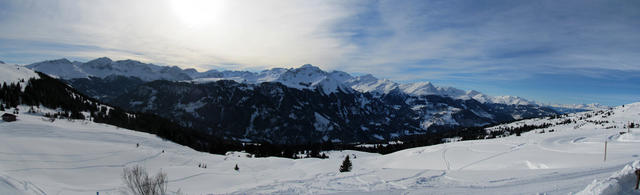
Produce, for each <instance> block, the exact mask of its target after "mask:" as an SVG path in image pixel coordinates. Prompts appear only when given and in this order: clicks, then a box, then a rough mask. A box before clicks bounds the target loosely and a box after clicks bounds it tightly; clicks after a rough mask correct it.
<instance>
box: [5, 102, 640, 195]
mask: <svg viewBox="0 0 640 195" xmlns="http://www.w3.org/2000/svg"><path fill="white" fill-rule="evenodd" d="M596 113H597V115H596ZM638 116H640V103H636V104H631V105H626V106H625V107H616V108H614V109H613V110H610V111H602V112H586V113H578V114H574V115H569V116H567V117H568V118H564V119H563V118H560V119H535V120H533V119H532V120H525V121H520V122H517V123H512V124H508V125H510V126H516V125H523V124H536V123H545V122H546V123H551V122H555V120H558V121H561V120H566V119H571V120H575V121H576V122H575V123H573V122H571V123H566V124H558V125H554V126H552V127H548V128H545V129H544V130H546V133H539V131H540V130H541V129H540V130H536V131H531V132H527V133H523V134H522V136H515V135H513V136H508V137H504V138H497V139H489V140H474V141H459V142H452V143H447V144H440V145H434V146H427V147H419V148H413V149H407V150H402V151H398V152H395V153H392V154H388V155H378V154H369V153H362V152H356V151H341V152H337V151H334V152H330V153H329V155H330V158H329V159H299V160H292V159H283V158H249V157H247V155H246V154H243V153H229V154H228V155H211V154H207V153H201V152H196V151H194V150H191V149H189V148H186V147H183V146H179V145H176V144H173V143H171V142H167V141H164V140H162V139H160V138H158V137H156V136H154V135H150V134H146V133H140V132H134V131H129V130H126V129H120V128H116V127H113V126H109V125H103V124H95V123H92V122H86V121H68V120H56V121H55V122H53V123H52V122H48V121H45V120H42V119H41V117H40V116H37V115H29V114H19V115H18V121H16V122H11V123H7V122H0V181H2V182H0V192H3V193H4V192H7V193H9V194H19V193H26V194H95V193H96V192H100V194H120V192H119V189H120V188H121V187H122V186H123V184H122V182H121V180H120V177H121V171H122V169H123V168H124V167H130V166H134V165H144V166H145V167H146V168H147V169H148V170H149V171H151V172H152V173H155V172H157V171H159V170H162V171H164V172H166V173H167V174H168V177H169V184H168V186H169V191H171V192H176V191H177V190H178V189H180V191H181V192H183V193H186V194H210V193H213V194H220V193H235V194H273V193H275V194H327V193H341V194H345V193H346V194H363V193H367V194H538V193H539V194H545V193H546V194H568V193H575V192H580V191H583V190H585V188H586V187H587V186H588V185H589V186H594V185H596V184H591V183H592V181H593V180H597V182H596V183H603V182H600V181H605V183H606V182H607V181H611V179H608V178H611V177H610V176H612V174H613V173H614V172H618V171H619V170H623V171H627V169H628V168H624V167H625V166H626V165H628V164H630V163H632V162H633V161H634V160H638V158H639V157H638V150H637V148H638V147H640V128H633V129H631V130H630V132H631V133H627V134H624V135H620V133H619V132H621V131H625V132H626V131H627V130H626V129H623V128H622V127H623V126H621V125H622V124H627V123H628V122H631V121H634V122H638ZM599 120H602V121H604V120H606V121H609V122H607V123H598V122H595V121H599ZM589 121H592V122H589ZM603 124H604V125H603ZM551 129H553V130H554V131H553V132H549V130H551ZM452 140H455V139H452ZM604 141H607V142H608V151H607V160H606V161H603V152H604V151H603V146H604ZM136 143H140V145H141V146H140V147H139V148H136ZM163 150H164V153H163V152H162V151H163ZM345 155H351V157H352V159H351V160H352V162H353V171H352V172H348V173H340V172H338V167H339V166H340V162H341V161H342V159H344V156H345ZM199 164H207V168H206V169H203V168H198V165H199ZM236 164H237V165H238V167H239V168H240V170H239V171H235V170H233V167H234V166H235V165H236ZM636 164H637V163H636ZM633 166H635V164H634V165H633ZM623 168H624V169H623ZM620 175H623V176H625V177H626V172H625V174H613V176H614V177H615V176H620ZM625 181H626V180H625ZM627 183H628V182H627ZM627 183H625V182H622V183H619V184H618V185H619V186H618V188H620V189H628V188H632V187H633V186H629V184H627ZM590 184H591V185H590ZM592 189H602V188H599V187H597V186H596V187H591V188H586V190H592ZM622 192H629V193H637V191H630V190H624V191H622Z"/></svg>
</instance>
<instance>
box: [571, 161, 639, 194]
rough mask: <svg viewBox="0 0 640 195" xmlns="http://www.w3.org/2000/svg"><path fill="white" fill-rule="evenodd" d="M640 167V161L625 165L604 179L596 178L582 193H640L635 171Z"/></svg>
mask: <svg viewBox="0 0 640 195" xmlns="http://www.w3.org/2000/svg"><path fill="white" fill-rule="evenodd" d="M637 169H640V161H638V160H636V161H634V162H633V163H631V164H629V165H627V166H625V167H624V168H623V169H622V170H620V171H618V172H615V173H614V174H613V175H611V176H610V177H609V178H606V179H603V180H594V181H593V183H591V184H589V185H588V186H587V187H586V188H585V189H584V190H583V191H581V192H579V193H578V194H580V195H587V194H601V195H608V194H611V195H614V194H640V190H635V185H636V174H635V171H636V170H637Z"/></svg>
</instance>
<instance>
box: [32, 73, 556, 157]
mask: <svg viewBox="0 0 640 195" xmlns="http://www.w3.org/2000/svg"><path fill="white" fill-rule="evenodd" d="M38 66H43V65H42V64H39V65H38ZM150 70H151V69H150ZM270 71H271V72H269V73H265V71H263V72H262V73H260V74H267V75H270V76H271V77H274V75H275V77H277V79H274V80H272V81H270V82H257V80H265V79H263V78H252V77H256V75H255V74H252V73H250V72H226V73H216V74H210V75H208V76H212V75H213V76H216V78H220V77H225V75H226V77H227V79H211V80H207V79H203V78H200V79H193V80H181V81H178V80H175V81H168V80H163V79H159V80H144V79H142V78H140V77H136V76H132V75H124V74H123V75H120V74H112V75H109V76H106V77H100V76H89V77H86V78H85V77H81V78H68V79H67V80H66V82H67V83H68V84H69V85H71V86H73V87H74V88H76V89H78V90H79V91H81V92H82V93H84V94H87V95H89V96H91V97H94V98H97V99H100V100H102V101H104V102H106V103H109V104H112V105H115V106H117V107H120V108H123V109H125V110H128V111H132V112H145V113H153V114H156V115H159V116H162V117H164V118H167V119H170V120H172V121H175V122H177V123H179V124H180V125H182V126H184V127H188V128H192V129H197V130H200V131H202V132H204V133H206V134H209V135H213V136H215V137H219V138H224V139H225V140H236V141H243V142H260V143H271V144H284V145H296V144H309V143H324V142H334V143H358V142H359V143H362V142H368V143H371V142H374V143H375V142H384V141H388V140H397V139H403V138H404V137H411V136H416V135H432V134H437V133H441V132H447V131H452V130H455V129H460V128H465V127H480V126H486V125H490V124H498V123H504V122H510V121H513V120H516V119H522V118H533V117H542V116H549V115H555V114H557V113H556V112H555V111H554V110H552V109H550V108H547V107H542V106H538V105H535V104H501V103H493V102H490V101H484V102H481V101H479V100H476V99H473V98H460V96H459V95H460V94H462V95H464V94H465V93H460V92H456V91H455V90H451V88H447V89H445V90H440V89H444V88H436V87H433V86H432V85H431V84H427V85H425V86H426V87H428V88H427V89H430V90H432V91H434V92H433V93H425V94H423V95H420V94H416V93H407V90H405V89H407V88H402V86H401V85H397V84H395V85H397V86H396V87H387V86H385V87H384V88H385V89H388V88H391V89H390V90H385V91H378V90H359V89H363V86H365V87H364V88H367V86H371V81H370V80H369V81H367V80H365V79H361V78H356V79H352V78H351V79H350V78H349V77H350V76H349V75H348V74H347V75H346V76H345V74H346V73H342V72H337V73H336V72H335V71H334V72H331V73H327V72H324V71H322V70H320V69H318V68H317V67H312V66H308V65H306V66H303V67H301V68H298V69H272V70H270ZM209 73H211V72H209ZM199 74H200V75H201V76H202V75H203V74H204V73H199ZM144 75H147V77H150V76H148V75H152V74H150V73H145V74H144ZM191 75H195V74H193V73H192V74H191ZM247 75H248V76H247ZM258 76H259V75H258ZM345 77H346V78H345ZM367 77H370V75H369V76H367ZM251 80H254V81H251ZM358 80H364V81H366V82H369V83H366V82H361V83H355V84H353V83H354V81H358ZM344 83H350V84H352V85H350V86H345V85H344ZM383 83H385V82H381V81H375V83H374V84H373V85H374V86H375V87H380V86H379V85H380V84H383ZM392 84H393V83H392ZM353 86H358V87H353ZM390 86H394V85H390ZM369 88H370V87H369ZM438 90H440V92H442V91H444V92H447V91H454V92H456V95H445V94H443V93H440V92H439V91H438ZM414 91H415V89H414ZM448 94H452V93H448Z"/></svg>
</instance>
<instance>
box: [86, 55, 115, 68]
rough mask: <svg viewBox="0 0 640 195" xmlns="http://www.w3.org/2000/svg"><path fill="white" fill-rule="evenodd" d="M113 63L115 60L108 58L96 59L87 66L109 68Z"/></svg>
mask: <svg viewBox="0 0 640 195" xmlns="http://www.w3.org/2000/svg"><path fill="white" fill-rule="evenodd" d="M111 63H113V60H111V59H110V58H107V57H101V58H96V59H95V60H91V61H88V62H87V63H86V64H91V65H98V66H107V65H109V64H111Z"/></svg>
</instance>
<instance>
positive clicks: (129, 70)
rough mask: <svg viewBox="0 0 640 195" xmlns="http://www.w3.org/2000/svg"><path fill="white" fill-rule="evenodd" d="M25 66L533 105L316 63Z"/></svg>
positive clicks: (74, 73) (66, 72)
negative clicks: (235, 67)
mask: <svg viewBox="0 0 640 195" xmlns="http://www.w3.org/2000/svg"><path fill="white" fill-rule="evenodd" d="M27 67H29V68H31V69H33V70H36V71H40V72H44V73H47V74H50V75H56V76H58V77H60V78H63V79H73V78H88V77H100V78H104V77H107V76H109V75H122V76H133V77H138V78H140V79H142V80H145V81H152V80H171V81H194V82H197V83H205V82H213V81H219V80H233V81H236V82H240V83H247V84H257V83H263V82H279V83H282V84H283V85H286V86H288V87H292V88H297V89H316V88H320V89H322V91H324V92H325V93H326V94H330V93H334V92H336V91H338V90H341V91H350V90H355V91H359V92H363V93H365V92H369V93H374V94H378V95H381V94H388V93H389V92H391V91H393V90H396V89H397V90H400V91H402V92H403V93H405V94H407V95H411V96H421V95H438V96H444V97H451V98H454V99H462V100H468V99H475V100H477V101H479V102H481V103H494V104H508V105H534V104H536V103H535V102H533V101H529V100H527V99H524V98H521V97H517V96H496V97H492V96H489V95H486V94H482V93H480V92H478V91H474V90H468V91H465V90H461V89H457V88H453V87H441V86H435V85H433V84H432V83H431V82H415V83H397V82H394V81H391V80H388V79H379V78H376V77H374V76H373V75H371V74H367V75H362V76H352V75H350V74H349V73H346V72H342V71H331V72H326V71H323V70H321V69H320V68H318V67H316V66H312V65H310V64H305V65H303V66H301V67H299V68H288V69H287V68H273V69H268V70H264V71H260V72H249V71H218V70H209V71H206V72H198V71H196V70H195V69H180V68H179V67H176V66H171V67H168V66H158V65H154V64H147V63H142V62H139V61H134V60H120V61H113V60H111V59H109V58H106V57H103V58H98V59H95V60H91V61H89V62H86V63H82V62H71V61H69V60H67V59H58V60H50V61H43V62H38V63H34V64H30V65H27Z"/></svg>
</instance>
